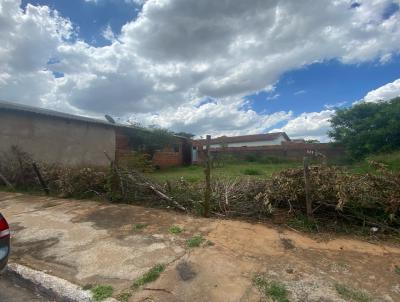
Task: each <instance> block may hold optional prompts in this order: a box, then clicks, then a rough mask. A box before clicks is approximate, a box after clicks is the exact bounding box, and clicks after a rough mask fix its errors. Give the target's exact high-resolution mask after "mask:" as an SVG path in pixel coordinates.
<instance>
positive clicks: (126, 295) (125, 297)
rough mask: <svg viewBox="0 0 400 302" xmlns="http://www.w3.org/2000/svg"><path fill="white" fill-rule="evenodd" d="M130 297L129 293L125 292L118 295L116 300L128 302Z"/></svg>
mask: <svg viewBox="0 0 400 302" xmlns="http://www.w3.org/2000/svg"><path fill="white" fill-rule="evenodd" d="M130 297H132V294H131V293H128V292H125V293H120V294H119V295H118V296H117V300H118V301H120V302H128V300H129V298H130Z"/></svg>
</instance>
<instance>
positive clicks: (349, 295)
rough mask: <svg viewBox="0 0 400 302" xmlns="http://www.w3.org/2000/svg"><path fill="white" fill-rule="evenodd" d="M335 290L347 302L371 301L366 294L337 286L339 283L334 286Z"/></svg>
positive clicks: (341, 285)
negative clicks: (348, 301)
mask: <svg viewBox="0 0 400 302" xmlns="http://www.w3.org/2000/svg"><path fill="white" fill-rule="evenodd" d="M335 289H336V291H337V292H338V294H339V295H340V296H341V297H342V298H344V299H347V300H351V301H355V302H370V301H372V299H371V298H370V296H369V295H368V294H367V293H366V292H364V291H361V290H357V289H353V288H350V287H347V286H345V285H343V284H339V283H337V284H335Z"/></svg>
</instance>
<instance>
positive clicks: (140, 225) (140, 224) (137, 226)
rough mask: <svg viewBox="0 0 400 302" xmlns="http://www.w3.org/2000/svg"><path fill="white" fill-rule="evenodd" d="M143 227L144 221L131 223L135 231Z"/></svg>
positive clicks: (144, 225)
mask: <svg viewBox="0 0 400 302" xmlns="http://www.w3.org/2000/svg"><path fill="white" fill-rule="evenodd" d="M145 227H147V224H145V223H136V224H134V225H133V229H134V230H137V231H139V230H143V229H144V228H145Z"/></svg>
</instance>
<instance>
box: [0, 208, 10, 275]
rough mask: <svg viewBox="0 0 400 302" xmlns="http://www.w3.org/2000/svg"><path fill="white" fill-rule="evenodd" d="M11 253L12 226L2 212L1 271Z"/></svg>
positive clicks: (0, 226)
mask: <svg viewBox="0 0 400 302" xmlns="http://www.w3.org/2000/svg"><path fill="white" fill-rule="evenodd" d="M9 253H10V228H9V226H8V223H7V221H6V219H5V218H4V217H3V215H1V213H0V272H1V271H3V270H4V269H5V267H6V265H7V261H8V255H9Z"/></svg>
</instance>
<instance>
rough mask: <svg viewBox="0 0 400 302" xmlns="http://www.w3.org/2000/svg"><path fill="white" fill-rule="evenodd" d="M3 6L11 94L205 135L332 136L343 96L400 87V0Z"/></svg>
mask: <svg viewBox="0 0 400 302" xmlns="http://www.w3.org/2000/svg"><path fill="white" fill-rule="evenodd" d="M0 5H2V6H4V8H3V9H2V10H0V22H2V24H4V26H2V27H3V29H0V53H2V54H3V55H2V57H0V69H1V70H3V71H0V98H2V99H6V100H11V101H15V102H20V103H25V104H29V105H34V106H42V107H47V108H52V109H56V110H61V111H68V112H71V113H76V114H82V115H89V116H95V117H100V118H102V116H103V115H104V114H111V115H113V116H114V117H117V118H120V120H123V121H130V122H135V123H141V124H144V125H158V126H160V127H165V128H169V129H172V130H174V131H187V132H192V133H195V134H196V135H199V136H200V135H205V134H212V135H213V136H217V135H236V134H252V133H261V132H268V131H286V132H287V133H288V134H289V135H290V136H292V137H306V138H316V139H320V140H323V141H325V140H327V139H328V138H327V136H326V131H327V130H329V118H330V117H331V116H332V114H333V109H334V107H346V106H352V105H353V103H354V102H356V101H373V102H376V101H379V100H386V99H389V98H391V97H394V96H397V95H399V94H400V11H399V5H400V1H398V0H374V1H361V0H360V1H357V2H356V1H352V0H340V1H335V2H332V1H329V0H321V1H319V2H315V3H314V4H313V5H310V3H309V2H308V1H306V0H299V1H296V2H293V1H289V0H271V1H258V0H249V1H239V0H230V1H223V2H219V1H217V2H216V1H212V0H204V1H196V0H171V1H164V0H159V1H155V0H148V1H146V0H141V1H140V0H97V1H95V0H91V1H87V0H58V1H55V0H54V1H49V0H47V1H45V0H23V1H22V2H19V1H13V0H0ZM21 85H24V86H25V87H27V88H29V89H26V91H25V90H21V89H19V87H21ZM28 90H29V93H28V92H27V91H28Z"/></svg>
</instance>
